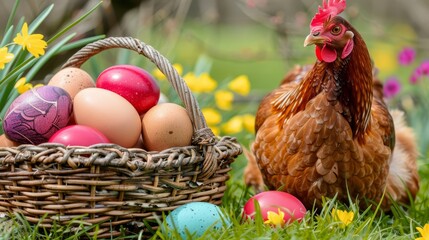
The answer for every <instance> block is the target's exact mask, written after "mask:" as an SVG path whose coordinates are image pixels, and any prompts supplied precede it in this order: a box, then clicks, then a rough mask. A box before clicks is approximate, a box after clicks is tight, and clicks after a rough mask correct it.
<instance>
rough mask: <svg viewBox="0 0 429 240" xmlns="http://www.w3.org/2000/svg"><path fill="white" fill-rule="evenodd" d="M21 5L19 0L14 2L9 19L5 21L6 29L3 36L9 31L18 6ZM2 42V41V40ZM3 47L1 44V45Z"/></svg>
mask: <svg viewBox="0 0 429 240" xmlns="http://www.w3.org/2000/svg"><path fill="white" fill-rule="evenodd" d="M20 3H21V0H16V1H15V4H14V5H13V8H12V11H10V14H9V18H8V19H7V23H6V28H5V34H4V35H6V33H7V32H8V31H9V30H10V28H11V27H12V21H13V19H14V18H15V15H16V10H17V9H18V6H19V4H20ZM3 41H4V39H3ZM2 46H3V44H2Z"/></svg>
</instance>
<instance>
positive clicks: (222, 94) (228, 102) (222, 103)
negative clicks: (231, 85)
mask: <svg viewBox="0 0 429 240" xmlns="http://www.w3.org/2000/svg"><path fill="white" fill-rule="evenodd" d="M214 96H215V101H216V105H217V106H218V108H220V109H222V110H231V109H232V101H234V94H233V93H232V92H230V91H226V90H219V91H216V92H215V95H214Z"/></svg>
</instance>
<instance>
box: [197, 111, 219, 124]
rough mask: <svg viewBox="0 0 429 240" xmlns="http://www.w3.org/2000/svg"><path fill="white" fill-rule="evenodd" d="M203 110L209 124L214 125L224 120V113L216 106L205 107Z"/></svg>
mask: <svg viewBox="0 0 429 240" xmlns="http://www.w3.org/2000/svg"><path fill="white" fill-rule="evenodd" d="M201 112H202V113H203V115H204V118H205V119H206V121H207V125H210V126H213V125H216V124H219V123H220V122H221V121H222V115H220V113H219V112H218V111H217V110H216V109H214V108H203V109H201Z"/></svg>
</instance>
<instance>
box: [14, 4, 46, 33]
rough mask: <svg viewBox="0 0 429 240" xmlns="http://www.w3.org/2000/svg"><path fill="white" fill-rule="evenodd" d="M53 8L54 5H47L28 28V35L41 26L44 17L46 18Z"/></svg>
mask: <svg viewBox="0 0 429 240" xmlns="http://www.w3.org/2000/svg"><path fill="white" fill-rule="evenodd" d="M53 8H54V4H51V5H49V6H48V7H47V8H45V9H44V10H43V11H42V12H41V13H40V14H39V15H38V16H37V17H36V18H35V19H34V20H33V21H32V22H31V24H30V25H29V26H28V33H33V32H34V30H36V29H37V28H38V27H39V26H40V24H42V22H43V21H45V19H46V17H48V15H49V13H50V12H51V11H52V9H53ZM19 31H21V28H19Z"/></svg>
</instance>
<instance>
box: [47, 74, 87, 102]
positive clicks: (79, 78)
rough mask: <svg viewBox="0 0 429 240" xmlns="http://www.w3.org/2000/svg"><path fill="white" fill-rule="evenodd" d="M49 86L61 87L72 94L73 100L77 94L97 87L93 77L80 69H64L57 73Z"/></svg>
mask: <svg viewBox="0 0 429 240" xmlns="http://www.w3.org/2000/svg"><path fill="white" fill-rule="evenodd" d="M48 85H51V86H56V87H60V88H62V89H64V90H66V91H67V92H68V94H70V97H71V98H72V99H73V98H74V96H76V94H77V93H78V92H79V91H80V90H82V89H85V88H89V87H95V82H94V80H93V79H92V77H91V76H90V75H89V74H88V73H87V72H85V71H84V70H82V69H80V68H74V67H69V68H64V69H61V70H60V71H59V72H57V73H56V74H55V75H54V76H53V77H52V78H51V80H49V82H48Z"/></svg>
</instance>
